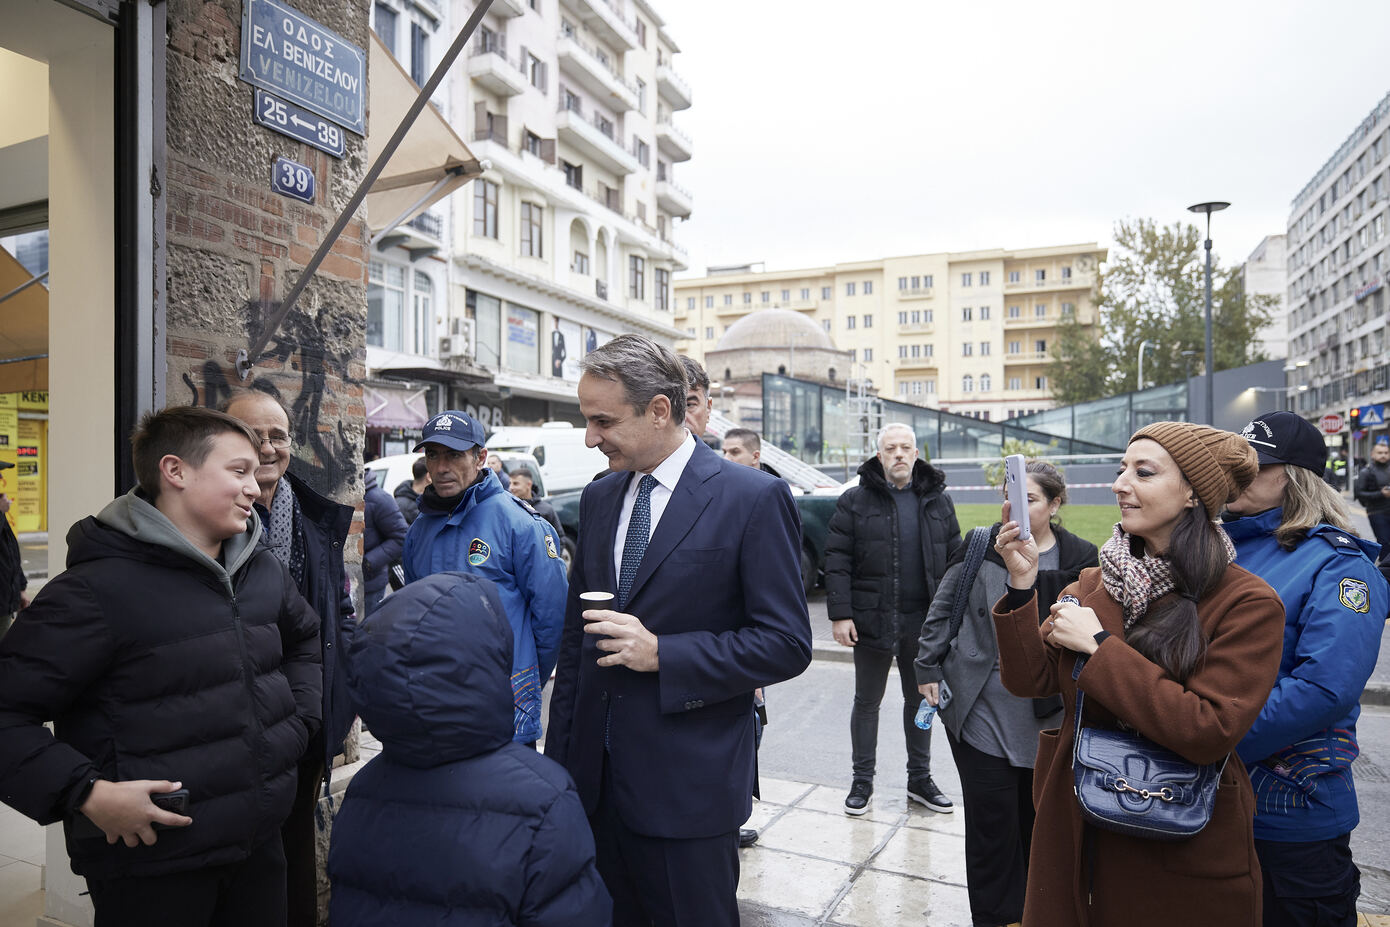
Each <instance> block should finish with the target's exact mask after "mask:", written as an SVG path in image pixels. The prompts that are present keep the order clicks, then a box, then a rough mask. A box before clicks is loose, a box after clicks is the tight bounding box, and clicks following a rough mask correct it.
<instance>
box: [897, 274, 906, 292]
mask: <svg viewBox="0 0 1390 927" xmlns="http://www.w3.org/2000/svg"><path fill="white" fill-rule="evenodd" d="M898 289H900V290H905V289H907V278H906V277H899V278H898Z"/></svg>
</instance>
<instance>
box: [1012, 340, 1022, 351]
mask: <svg viewBox="0 0 1390 927" xmlns="http://www.w3.org/2000/svg"><path fill="white" fill-rule="evenodd" d="M1022 350H1023V342H1022V341H1010V342H1009V353H1010V354H1017V353H1018V352H1020V351H1022Z"/></svg>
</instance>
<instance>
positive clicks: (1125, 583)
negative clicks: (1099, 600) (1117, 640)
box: [1100, 524, 1236, 630]
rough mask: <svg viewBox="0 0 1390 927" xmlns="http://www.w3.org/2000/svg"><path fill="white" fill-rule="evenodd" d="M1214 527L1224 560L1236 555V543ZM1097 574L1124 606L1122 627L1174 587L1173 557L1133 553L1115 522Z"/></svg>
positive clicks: (1139, 616) (1133, 620) (1233, 557)
mask: <svg viewBox="0 0 1390 927" xmlns="http://www.w3.org/2000/svg"><path fill="white" fill-rule="evenodd" d="M1216 530H1217V532H1218V533H1219V534H1220V535H1221V543H1222V545H1223V546H1224V547H1225V548H1226V562H1227V563H1230V562H1232V561H1233V560H1235V559H1236V549H1235V546H1234V545H1232V544H1231V539H1230V538H1229V537H1227V536H1226V532H1225V531H1224V530H1223V529H1222V528H1221V527H1220V526H1219V525H1218V526H1217V528H1216ZM1100 576H1101V581H1102V582H1103V583H1104V584H1105V591H1106V592H1108V593H1110V598H1112V599H1114V600H1115V601H1116V602H1119V603H1120V606H1121V608H1123V609H1124V615H1125V630H1129V629H1130V627H1132V626H1133V624H1134V623H1135V622H1136V621H1138V620H1139V619H1140V618H1143V617H1144V614H1145V613H1146V612H1148V610H1149V606H1150V605H1152V604H1153V603H1154V602H1156V601H1158V600H1159V599H1161V598H1163V597H1164V596H1165V595H1167V594H1168V593H1170V592H1173V591H1174V590H1175V589H1176V588H1177V582H1176V580H1175V579H1174V578H1173V564H1172V561H1170V560H1169V559H1168V558H1167V557H1166V556H1162V557H1136V556H1135V555H1134V550H1133V548H1132V547H1130V536H1129V535H1128V534H1126V533H1125V532H1123V531H1121V530H1120V526H1119V525H1118V524H1117V525H1116V526H1115V533H1114V534H1112V535H1110V540H1108V541H1106V542H1105V546H1104V547H1102V548H1101V549H1100ZM1184 594H1186V593H1184Z"/></svg>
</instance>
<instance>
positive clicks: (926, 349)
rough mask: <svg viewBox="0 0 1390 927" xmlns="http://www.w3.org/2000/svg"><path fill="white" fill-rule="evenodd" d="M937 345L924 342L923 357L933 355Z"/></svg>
mask: <svg viewBox="0 0 1390 927" xmlns="http://www.w3.org/2000/svg"><path fill="white" fill-rule="evenodd" d="M935 347H936V346H935V345H930V344H924V345H922V356H923V357H931V356H932V354H933V352H934V350H935Z"/></svg>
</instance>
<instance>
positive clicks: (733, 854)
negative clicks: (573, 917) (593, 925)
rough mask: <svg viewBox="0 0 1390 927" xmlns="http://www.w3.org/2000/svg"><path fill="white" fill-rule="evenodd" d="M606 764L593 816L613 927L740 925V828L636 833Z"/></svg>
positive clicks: (601, 874) (597, 849)
mask: <svg viewBox="0 0 1390 927" xmlns="http://www.w3.org/2000/svg"><path fill="white" fill-rule="evenodd" d="M611 795H612V789H611V788H610V787H609V779H608V769H607V766H606V764H605V768H604V782H603V791H602V793H600V795H599V803H598V808H597V810H596V811H595V812H594V814H593V816H592V817H590V818H589V826H590V827H591V828H592V829H593V832H594V849H595V851H596V854H597V860H596V861H597V864H598V872H599V875H600V876H602V877H603V881H604V884H605V885H607V886H608V894H609V895H611V896H612V898H613V927H739V917H738V897H737V895H738V831H737V830H732V831H730V832H729V833H727V834H721V835H719V836H717V837H702V838H695V839H691V840H675V839H669V838H662V837H648V836H645V835H643V834H639V833H636V832H634V831H633V830H632V829H631V828H629V827H628V826H627V825H626V824H625V823H624V822H623V820H622V817H621V816H620V815H619V814H618V809H617V808H616V807H615V806H614V804H613V802H612V801H611V800H610V798H611Z"/></svg>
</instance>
